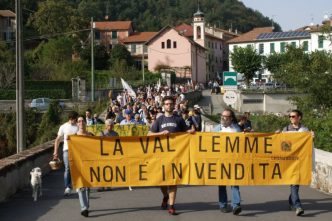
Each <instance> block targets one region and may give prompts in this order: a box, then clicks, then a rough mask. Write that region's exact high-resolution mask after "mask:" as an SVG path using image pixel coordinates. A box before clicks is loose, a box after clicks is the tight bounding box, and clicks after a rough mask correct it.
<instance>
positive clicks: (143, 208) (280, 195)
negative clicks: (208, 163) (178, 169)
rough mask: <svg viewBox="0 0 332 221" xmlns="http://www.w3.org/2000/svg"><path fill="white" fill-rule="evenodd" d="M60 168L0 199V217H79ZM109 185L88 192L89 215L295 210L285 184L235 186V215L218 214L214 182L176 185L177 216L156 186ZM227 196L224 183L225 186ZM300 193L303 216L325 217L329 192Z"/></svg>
mask: <svg viewBox="0 0 332 221" xmlns="http://www.w3.org/2000/svg"><path fill="white" fill-rule="evenodd" d="M63 189H64V188H63V172H62V171H53V172H51V173H50V174H48V175H47V176H45V177H43V196H42V197H41V198H39V199H38V201H37V202H33V198H32V196H31V194H32V192H31V188H30V187H26V188H25V189H23V190H22V191H20V192H19V193H17V194H15V195H14V196H13V197H12V198H11V199H9V200H8V201H7V202H4V203H0V214H1V218H0V220H3V221H16V220H38V221H58V220H68V221H72V220H73V221H76V220H82V218H83V217H82V216H81V215H80V207H79V201H78V197H77V193H73V194H72V195H71V196H69V197H67V198H64V197H63ZM133 189H134V190H133V191H129V190H128V188H113V190H112V191H107V192H96V191H95V190H92V193H91V195H90V214H89V216H90V217H91V218H93V220H98V221H109V220H112V221H117V220H119V221H123V220H135V221H150V220H151V221H156V220H188V221H195V220H197V221H200V220H204V221H209V220H211V221H215V220H230V221H232V220H249V221H250V220H255V221H256V220H258V221H266V220H267V221H269V220H271V221H272V220H294V219H296V216H295V212H294V211H290V210H289V209H288V195H289V186H257V187H241V188H240V191H241V196H242V202H241V205H242V208H243V211H242V213H241V214H240V216H234V215H233V214H232V213H226V214H224V213H221V212H220V210H219V207H218V203H217V200H218V190H217V187H216V186H180V187H179V190H178V194H177V203H176V208H177V211H178V212H179V213H180V214H179V215H178V216H175V217H174V216H172V217H171V216H169V215H168V213H167V210H166V211H165V210H160V203H161V199H162V196H161V193H160V189H159V188H158V187H145V188H137V187H136V188H135V187H133ZM227 189H228V196H229V198H230V196H231V195H230V188H229V187H228V188H227ZM300 196H301V200H302V204H303V208H304V210H305V213H304V217H303V218H305V220H307V221H308V220H315V221H316V220H320V221H330V219H331V217H332V207H331V205H332V197H331V196H330V195H326V194H323V193H321V192H318V191H316V190H314V189H312V188H310V187H307V186H301V188H300Z"/></svg>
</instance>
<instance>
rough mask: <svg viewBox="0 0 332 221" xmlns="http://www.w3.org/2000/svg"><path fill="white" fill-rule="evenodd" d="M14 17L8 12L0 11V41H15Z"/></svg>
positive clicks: (12, 13) (13, 14)
mask: <svg viewBox="0 0 332 221" xmlns="http://www.w3.org/2000/svg"><path fill="white" fill-rule="evenodd" d="M15 17H16V15H15V13H14V12H12V11H10V10H0V40H1V41H12V40H14V39H15V28H16V19H15Z"/></svg>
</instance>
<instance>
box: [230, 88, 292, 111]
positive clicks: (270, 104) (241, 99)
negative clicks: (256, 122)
mask: <svg viewBox="0 0 332 221" xmlns="http://www.w3.org/2000/svg"><path fill="white" fill-rule="evenodd" d="M236 93H237V101H236V103H235V104H234V105H232V107H233V108H234V109H235V110H237V111H239V112H244V111H250V112H258V113H282V114H285V113H287V112H288V111H290V110H292V109H295V108H296V107H295V105H293V104H292V103H291V101H290V100H289V98H290V97H291V96H294V95H295V94H290V93H261V92H260V93H258V92H257V93H241V92H240V91H236Z"/></svg>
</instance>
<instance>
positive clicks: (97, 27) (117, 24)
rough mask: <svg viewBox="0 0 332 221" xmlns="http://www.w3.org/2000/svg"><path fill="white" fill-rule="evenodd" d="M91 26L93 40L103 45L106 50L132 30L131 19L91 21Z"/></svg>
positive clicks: (119, 41) (127, 35)
mask: <svg viewBox="0 0 332 221" xmlns="http://www.w3.org/2000/svg"><path fill="white" fill-rule="evenodd" d="M93 28H94V32H95V41H97V42H99V43H100V44H102V45H104V46H105V47H106V48H107V49H108V50H111V49H112V46H114V45H116V44H119V43H121V42H122V41H123V40H124V39H126V38H128V37H129V36H130V35H131V34H132V33H133V32H134V29H133V25H132V22H131V21H99V22H94V23H93Z"/></svg>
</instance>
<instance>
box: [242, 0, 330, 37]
mask: <svg viewBox="0 0 332 221" xmlns="http://www.w3.org/2000/svg"><path fill="white" fill-rule="evenodd" d="M242 2H243V3H244V5H246V6H247V7H249V8H252V9H254V10H258V11H260V12H261V13H262V14H263V15H264V16H267V17H269V18H272V19H273V20H274V21H276V22H277V23H278V24H279V25H280V26H281V28H282V30H283V31H289V30H294V29H297V28H300V27H303V26H306V25H309V24H310V23H311V22H313V23H314V24H321V23H322V21H323V20H324V15H326V14H327V15H329V16H331V15H332V0H242Z"/></svg>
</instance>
